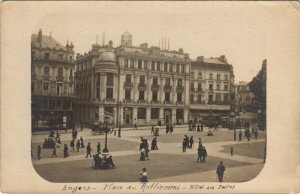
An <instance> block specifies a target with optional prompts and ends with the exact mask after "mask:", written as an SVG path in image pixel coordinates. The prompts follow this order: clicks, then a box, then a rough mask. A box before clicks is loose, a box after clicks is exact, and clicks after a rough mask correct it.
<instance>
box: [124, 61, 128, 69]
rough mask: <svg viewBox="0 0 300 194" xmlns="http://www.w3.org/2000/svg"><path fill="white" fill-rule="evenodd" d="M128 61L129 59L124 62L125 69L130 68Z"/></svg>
mask: <svg viewBox="0 0 300 194" xmlns="http://www.w3.org/2000/svg"><path fill="white" fill-rule="evenodd" d="M128 61H129V59H125V60H124V67H125V68H128Z"/></svg>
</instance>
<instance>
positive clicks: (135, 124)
mask: <svg viewBox="0 0 300 194" xmlns="http://www.w3.org/2000/svg"><path fill="white" fill-rule="evenodd" d="M134 120H136V119H134ZM137 129H138V128H137V122H136V121H135V123H134V128H133V130H137Z"/></svg>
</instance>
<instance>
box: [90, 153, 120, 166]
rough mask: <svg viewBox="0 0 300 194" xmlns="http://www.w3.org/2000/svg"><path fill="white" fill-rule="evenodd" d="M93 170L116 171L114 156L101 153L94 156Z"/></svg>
mask: <svg viewBox="0 0 300 194" xmlns="http://www.w3.org/2000/svg"><path fill="white" fill-rule="evenodd" d="M93 168H95V169H108V168H111V169H114V168H116V165H115V164H114V162H113V159H112V156H111V155H110V154H108V153H103V154H102V156H101V154H99V153H96V154H94V155H93Z"/></svg>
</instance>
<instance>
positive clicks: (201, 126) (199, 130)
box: [189, 121, 204, 132]
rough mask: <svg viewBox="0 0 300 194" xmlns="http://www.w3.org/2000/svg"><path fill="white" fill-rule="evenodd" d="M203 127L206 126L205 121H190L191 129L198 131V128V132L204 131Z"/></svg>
mask: <svg viewBox="0 0 300 194" xmlns="http://www.w3.org/2000/svg"><path fill="white" fill-rule="evenodd" d="M203 128H204V124H203V123H198V124H196V123H195V122H193V121H190V122H189V131H196V129H197V132H203Z"/></svg>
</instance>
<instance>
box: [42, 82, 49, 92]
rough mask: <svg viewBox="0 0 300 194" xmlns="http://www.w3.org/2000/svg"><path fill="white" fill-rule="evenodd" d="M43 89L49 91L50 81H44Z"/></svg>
mask: <svg viewBox="0 0 300 194" xmlns="http://www.w3.org/2000/svg"><path fill="white" fill-rule="evenodd" d="M43 90H44V92H48V90H49V83H43Z"/></svg>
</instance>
